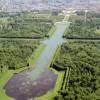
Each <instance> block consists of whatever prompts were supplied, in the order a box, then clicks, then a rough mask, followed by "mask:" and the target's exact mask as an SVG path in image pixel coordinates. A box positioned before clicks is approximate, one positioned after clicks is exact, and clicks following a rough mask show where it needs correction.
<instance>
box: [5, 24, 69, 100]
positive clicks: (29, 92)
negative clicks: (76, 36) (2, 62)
mask: <svg viewBox="0 0 100 100" xmlns="http://www.w3.org/2000/svg"><path fill="white" fill-rule="evenodd" d="M55 26H56V31H55V33H54V34H53V36H52V37H51V38H50V39H47V40H45V41H43V43H44V44H45V45H46V47H45V49H44V51H43V52H42V53H41V55H40V57H39V58H38V60H37V61H36V63H35V64H34V65H33V68H30V69H27V70H25V71H22V72H20V73H18V74H15V75H13V77H12V78H11V79H10V80H9V81H8V82H7V84H6V85H5V87H4V88H5V92H6V94H7V95H8V96H10V97H12V98H14V99H15V100H28V99H29V98H34V97H37V96H41V95H44V94H45V93H46V92H48V91H49V90H51V89H53V88H54V86H55V84H56V79H57V75H56V74H54V72H52V71H51V70H50V69H49V68H48V67H49V66H50V63H51V61H52V59H53V56H54V54H55V52H56V49H57V47H58V45H60V44H61V43H63V39H62V35H63V33H64V31H65V29H66V28H67V27H68V26H69V23H67V22H57V23H56V24H55Z"/></svg>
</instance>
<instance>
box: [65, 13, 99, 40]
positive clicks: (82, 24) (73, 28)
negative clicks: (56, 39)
mask: <svg viewBox="0 0 100 100" xmlns="http://www.w3.org/2000/svg"><path fill="white" fill-rule="evenodd" d="M69 21H70V26H69V29H68V30H66V32H65V33H64V36H63V37H64V38H94V39H95V38H99V39H100V13H99V12H92V11H90V12H87V13H85V12H82V11H81V12H76V14H75V15H73V16H71V17H70V18H69Z"/></svg>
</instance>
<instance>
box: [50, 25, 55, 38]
mask: <svg viewBox="0 0 100 100" xmlns="http://www.w3.org/2000/svg"><path fill="white" fill-rule="evenodd" d="M55 31H56V27H55V25H54V26H52V28H51V30H50V31H49V33H48V35H49V37H51V36H52V35H53V34H54V32H55Z"/></svg>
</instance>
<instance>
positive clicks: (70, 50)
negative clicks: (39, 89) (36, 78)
mask: <svg viewBox="0 0 100 100" xmlns="http://www.w3.org/2000/svg"><path fill="white" fill-rule="evenodd" d="M53 68H55V69H56V70H58V71H64V72H65V75H64V79H63V84H62V88H61V90H59V93H58V95H57V96H55V97H54V100H62V99H64V100H99V99H100V95H99V94H100V42H98V41H69V42H66V43H64V44H63V45H62V46H61V47H60V49H59V52H58V55H57V56H56V59H55V61H54V63H53ZM67 70H68V71H67ZM66 73H67V74H66Z"/></svg>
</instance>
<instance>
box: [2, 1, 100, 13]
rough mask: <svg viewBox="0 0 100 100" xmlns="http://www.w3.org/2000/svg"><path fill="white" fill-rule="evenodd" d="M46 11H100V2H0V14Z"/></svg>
mask: <svg viewBox="0 0 100 100" xmlns="http://www.w3.org/2000/svg"><path fill="white" fill-rule="evenodd" d="M48 9H57V10H59V9H77V10H78V9H92V10H93V9H94V10H100V0H17V1H16V0H0V12H21V11H34V10H48Z"/></svg>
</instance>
